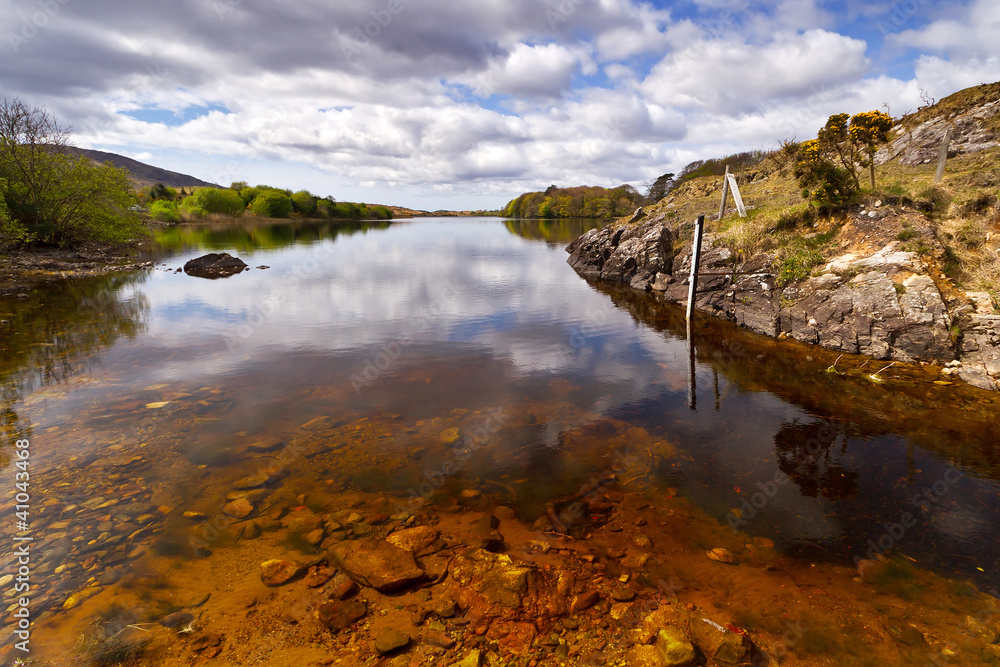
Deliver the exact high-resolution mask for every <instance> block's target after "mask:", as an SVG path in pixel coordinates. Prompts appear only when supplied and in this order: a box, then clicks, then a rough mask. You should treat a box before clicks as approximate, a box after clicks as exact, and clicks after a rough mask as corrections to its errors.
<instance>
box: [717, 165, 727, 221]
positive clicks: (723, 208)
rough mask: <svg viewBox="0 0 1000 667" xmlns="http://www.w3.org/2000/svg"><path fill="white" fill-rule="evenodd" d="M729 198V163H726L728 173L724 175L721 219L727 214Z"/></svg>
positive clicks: (720, 206) (720, 207)
mask: <svg viewBox="0 0 1000 667" xmlns="http://www.w3.org/2000/svg"><path fill="white" fill-rule="evenodd" d="M727 199H729V165H728V164H727V165H726V175H725V176H723V177H722V203H721V204H720V205H719V220H720V221H721V220H722V218H723V217H725V215H726V200H727Z"/></svg>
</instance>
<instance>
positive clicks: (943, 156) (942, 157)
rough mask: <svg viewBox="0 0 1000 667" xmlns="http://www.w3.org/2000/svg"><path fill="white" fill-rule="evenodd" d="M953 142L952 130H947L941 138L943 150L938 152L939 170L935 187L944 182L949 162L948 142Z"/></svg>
mask: <svg viewBox="0 0 1000 667" xmlns="http://www.w3.org/2000/svg"><path fill="white" fill-rule="evenodd" d="M949 141H951V128H950V127H949V128H946V129H945V131H944V137H942V138H941V150H940V151H939V152H938V168H937V173H936V174H934V185H937V184H939V183H940V182H941V181H942V180H944V163H945V162H947V161H948V142H949Z"/></svg>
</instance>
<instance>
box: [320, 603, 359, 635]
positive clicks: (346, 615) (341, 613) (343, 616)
mask: <svg viewBox="0 0 1000 667" xmlns="http://www.w3.org/2000/svg"><path fill="white" fill-rule="evenodd" d="M367 613H368V607H366V606H365V604H364V602H361V601H359V600H327V601H326V602H324V603H323V604H321V605H320V606H319V609H317V610H316V618H317V619H318V620H319V622H320V623H322V624H323V625H324V626H326V627H327V628H329V629H330V630H343V629H344V628H349V627H351V626H352V625H354V624H355V623H356V622H357V621H359V620H360V619H362V618H364V616H365V614H367Z"/></svg>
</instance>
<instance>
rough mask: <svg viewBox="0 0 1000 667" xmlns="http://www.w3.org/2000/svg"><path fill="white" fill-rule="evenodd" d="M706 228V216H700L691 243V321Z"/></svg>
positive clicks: (689, 291) (689, 294) (689, 297)
mask: <svg viewBox="0 0 1000 667" xmlns="http://www.w3.org/2000/svg"><path fill="white" fill-rule="evenodd" d="M704 226H705V216H703V215H699V216H698V221H697V222H696V223H694V240H693V241H692V242H691V278H690V280H689V281H688V307H687V318H688V320H689V321H690V319H691V316H692V315H694V297H695V290H697V288H698V268H699V265H700V264H701V233H702V228H703V227H704Z"/></svg>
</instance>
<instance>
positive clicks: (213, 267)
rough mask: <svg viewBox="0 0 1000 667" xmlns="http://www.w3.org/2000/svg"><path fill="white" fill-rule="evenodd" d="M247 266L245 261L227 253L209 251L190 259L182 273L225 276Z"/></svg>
mask: <svg viewBox="0 0 1000 667" xmlns="http://www.w3.org/2000/svg"><path fill="white" fill-rule="evenodd" d="M246 268H247V264H246V262H244V261H243V260H242V259H240V258H239V257H233V256H232V255H230V254H229V253H225V252H221V253H214V252H213V253H209V254H207V255H202V256H201V257H197V258H195V259H192V260H190V261H189V262H187V263H186V264H185V265H184V273H186V274H188V275H189V276H196V277H198V278H209V279H215V278H227V277H229V276H231V275H234V274H237V273H240V272H241V271H243V270H244V269H246Z"/></svg>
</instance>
